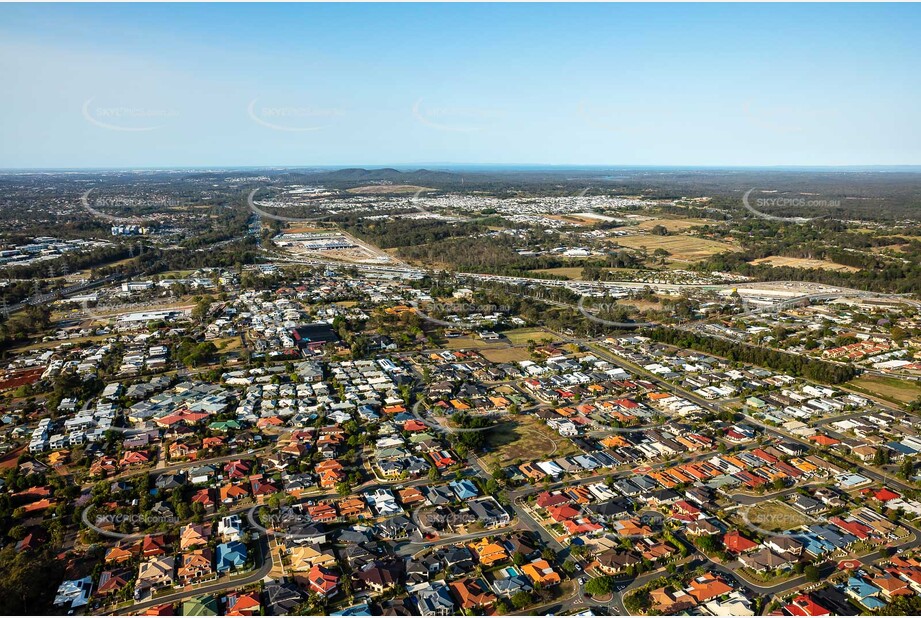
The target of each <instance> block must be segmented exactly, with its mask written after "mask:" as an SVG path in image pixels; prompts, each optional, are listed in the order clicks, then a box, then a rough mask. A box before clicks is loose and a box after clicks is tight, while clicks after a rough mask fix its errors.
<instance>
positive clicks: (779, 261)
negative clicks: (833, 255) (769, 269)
mask: <svg viewBox="0 0 921 618" xmlns="http://www.w3.org/2000/svg"><path fill="white" fill-rule="evenodd" d="M751 263H752V264H767V265H769V266H792V267H793V268H818V269H821V270H838V271H844V272H851V273H853V272H857V271H858V270H860V269H859V268H854V267H853V266H845V265H843V264H835V263H834V262H829V261H828V260H810V259H807V258H795V257H783V256H780V255H771V256H768V257H766V258H760V259H757V260H752V262H751Z"/></svg>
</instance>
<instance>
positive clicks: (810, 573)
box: [803, 564, 822, 582]
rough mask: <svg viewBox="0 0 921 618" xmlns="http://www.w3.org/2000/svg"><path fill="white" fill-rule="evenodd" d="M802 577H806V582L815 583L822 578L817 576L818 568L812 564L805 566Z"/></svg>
mask: <svg viewBox="0 0 921 618" xmlns="http://www.w3.org/2000/svg"><path fill="white" fill-rule="evenodd" d="M803 575H804V576H805V577H806V580H807V581H810V582H817V581H819V580H820V579H821V577H822V576H821V575H820V574H819V569H818V567H817V566H816V565H814V564H810V565H807V566H806V568H805V569H803Z"/></svg>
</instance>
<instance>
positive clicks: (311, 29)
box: [0, 4, 921, 170]
mask: <svg viewBox="0 0 921 618" xmlns="http://www.w3.org/2000/svg"><path fill="white" fill-rule="evenodd" d="M919 30H921V7H919V6H918V5H906V4H872V5H865V4H847V5H829V4H798V5H790V4H745V5H727V4H704V5H690V4H678V5H670V4H651V5H633V4H610V5H608V4H588V5H586V4H566V5H559V4H538V5H528V4H511V5H508V4H506V5H502V4H498V5H486V4H483V5H458V4H438V5H431V4H413V5H402V4H384V5H367V4H364V5H348V4H339V5H325V4H307V5H293V4H280V5H275V4H261V5H250V4H231V5H216V4H210V5H201V4H182V5H167V4H159V5H112V4H99V5H81V4H66V5H62V4H40V5H25V4H6V5H0V79H2V80H3V83H4V84H5V85H6V86H7V87H6V88H5V95H6V96H5V97H4V98H3V99H2V100H0V113H2V117H3V118H4V122H2V123H0V169H15V170H23V169H41V170H71V169H94V170H98V169H178V168H201V167H206V168H240V167H283V168H298V167H320V166H322V167H333V168H341V167H387V166H390V167H400V168H406V167H421V166H439V167H448V166H453V167H464V166H487V167H489V166H493V167H498V166H506V167H507V166H511V167H524V166H527V167H547V168H552V167H567V166H570V167H571V166H575V167H612V168H617V167H636V168H656V167H663V168H710V169H713V168H717V169H721V168H746V169H750V168H773V169H777V168H817V167H819V168H829V169H830V168H844V167H848V168H853V167H858V168H868V167H875V168H893V167H904V166H918V165H921V118H919V116H918V114H917V109H918V101H919V100H921V81H919V79H918V77H917V75H918V72H917V67H918V66H921V45H919V42H918V38H917V32H918V31H919ZM912 76H914V77H912ZM350 161H364V163H360V164H356V163H347V162H350ZM419 161H431V162H432V163H418V162H419ZM612 161H614V162H615V163H611V162H612ZM617 161H620V162H621V163H616V162H617Z"/></svg>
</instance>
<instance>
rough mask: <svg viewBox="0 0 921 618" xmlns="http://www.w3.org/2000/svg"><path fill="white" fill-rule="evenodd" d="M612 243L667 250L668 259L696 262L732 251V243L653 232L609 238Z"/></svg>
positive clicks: (632, 247) (635, 247) (649, 250)
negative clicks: (659, 234)
mask: <svg viewBox="0 0 921 618" xmlns="http://www.w3.org/2000/svg"><path fill="white" fill-rule="evenodd" d="M610 240H611V242H612V243H614V244H616V245H619V246H621V247H626V248H628V249H640V248H641V247H646V250H647V251H648V252H649V253H652V252H653V251H655V250H656V249H665V250H666V251H668V252H669V254H670V257H669V259H670V260H680V261H684V262H696V261H698V260H703V259H706V258H708V257H710V256H713V255H716V254H717V253H722V252H724V251H733V250H735V249H736V247H735V246H734V245H731V244H729V243H724V242H718V241H716V240H710V239H708V238H697V237H696V236H682V235H675V236H655V235H653V234H631V235H628V236H617V237H614V238H611V239H610Z"/></svg>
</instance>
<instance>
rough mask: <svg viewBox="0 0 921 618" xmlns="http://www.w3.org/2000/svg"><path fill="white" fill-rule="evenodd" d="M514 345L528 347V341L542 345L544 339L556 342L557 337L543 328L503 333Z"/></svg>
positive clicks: (517, 329) (518, 329) (519, 329)
mask: <svg viewBox="0 0 921 618" xmlns="http://www.w3.org/2000/svg"><path fill="white" fill-rule="evenodd" d="M503 334H504V335H505V336H506V337H508V340H509V341H510V342H511V343H512V345H527V343H528V339H530V340H531V341H534V342H535V343H538V344H539V343H540V342H541V340H542V339H550V340H555V339H556V338H557V337H556V335H554V334H553V333H551V332H550V331H549V330H544V329H543V328H516V329H514V330H508V331H505V332H504V333H503Z"/></svg>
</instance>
